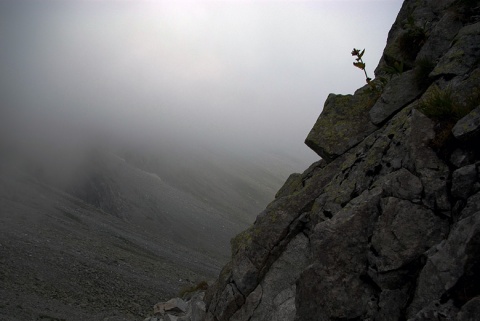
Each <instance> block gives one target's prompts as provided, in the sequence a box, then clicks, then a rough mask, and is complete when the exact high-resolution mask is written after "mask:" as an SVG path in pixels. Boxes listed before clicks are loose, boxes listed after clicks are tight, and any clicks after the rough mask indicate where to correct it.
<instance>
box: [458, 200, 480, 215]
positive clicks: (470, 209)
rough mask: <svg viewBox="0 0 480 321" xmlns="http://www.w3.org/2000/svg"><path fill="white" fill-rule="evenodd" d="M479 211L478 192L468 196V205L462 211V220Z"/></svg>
mask: <svg viewBox="0 0 480 321" xmlns="http://www.w3.org/2000/svg"><path fill="white" fill-rule="evenodd" d="M477 212H480V193H476V194H474V195H472V196H470V197H469V198H468V200H467V204H466V206H465V207H464V208H463V210H462V212H461V213H460V220H462V219H464V218H467V217H469V216H471V215H473V214H475V213H477Z"/></svg>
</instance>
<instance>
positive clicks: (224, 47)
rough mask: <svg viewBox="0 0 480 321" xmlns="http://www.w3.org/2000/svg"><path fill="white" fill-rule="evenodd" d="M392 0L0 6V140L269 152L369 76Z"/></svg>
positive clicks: (287, 145)
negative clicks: (357, 64)
mask: <svg viewBox="0 0 480 321" xmlns="http://www.w3.org/2000/svg"><path fill="white" fill-rule="evenodd" d="M401 4H402V1H400V0H378V1H367V0H365V1H361V0H357V1H338V0H336V1H286V0H285V1H240V0H238V1H154V0H152V1H101V0H96V1H93V0H92V1H56V2H53V1H42V0H36V1H30V2H27V1H12V2H5V1H3V2H1V4H0V44H1V45H0V86H1V87H0V94H1V97H0V98H1V107H0V108H1V110H0V112H1V114H0V122H1V127H2V129H1V131H2V139H5V138H6V139H13V138H15V139H16V143H18V144H27V143H32V142H33V143H34V144H37V143H38V144H40V143H43V144H45V143H47V144H49V145H56V144H76V143H79V142H80V141H81V142H85V141H87V142H95V141H97V140H104V139H113V140H116V141H128V142H130V143H131V142H134V143H135V142H137V141H138V142H169V143H174V144H183V145H185V146H189V144H194V145H197V146H202V145H205V146H206V145H212V146H216V147H217V148H220V149H221V148H225V149H226V148H231V147H234V146H238V147H239V148H240V147H241V148H251V149H273V150H282V151H284V152H286V153H290V154H292V155H297V156H300V157H302V158H303V159H305V160H307V161H311V160H312V159H313V160H314V159H315V158H318V157H317V156H316V155H315V154H314V153H313V152H311V151H310V150H309V149H308V148H307V147H306V146H305V145H304V143H303V141H304V139H305V137H306V136H307V134H308V132H309V130H310V129H311V127H312V126H313V124H314V123H315V120H316V119H317V117H318V115H319V114H320V112H321V110H322V107H323V103H324V101H325V99H326V98H327V95H328V94H329V93H332V92H333V93H338V94H349V93H353V92H354V90H356V89H357V88H359V87H361V86H363V85H364V83H365V79H364V75H363V73H362V72H361V71H360V70H359V69H356V68H354V67H353V66H352V62H353V60H354V59H353V57H352V56H351V54H350V52H351V51H352V49H353V47H356V48H360V49H363V48H366V53H365V56H364V58H365V61H366V64H367V71H368V72H369V73H370V74H372V75H373V70H374V68H375V67H376V65H377V63H378V61H379V59H380V56H381V54H382V51H383V48H384V46H385V43H386V39H387V33H388V31H389V29H390V27H391V25H392V24H393V22H394V20H395V17H396V15H397V13H398V11H399V9H400V6H401Z"/></svg>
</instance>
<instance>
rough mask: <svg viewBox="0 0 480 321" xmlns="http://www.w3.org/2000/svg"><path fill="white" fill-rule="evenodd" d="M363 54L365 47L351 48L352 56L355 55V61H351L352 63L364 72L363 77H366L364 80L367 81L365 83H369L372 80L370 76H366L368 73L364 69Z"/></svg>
mask: <svg viewBox="0 0 480 321" xmlns="http://www.w3.org/2000/svg"><path fill="white" fill-rule="evenodd" d="M364 54H365V49H363V50H360V49H355V48H353V50H352V56H354V57H356V58H355V60H356V61H355V62H354V63H353V65H354V66H355V67H357V68H359V69H361V70H363V73H364V74H365V78H366V81H367V84H371V82H372V78H370V77H368V74H367V70H366V69H365V66H366V65H365V63H364V62H363V59H362V57H363V55H364Z"/></svg>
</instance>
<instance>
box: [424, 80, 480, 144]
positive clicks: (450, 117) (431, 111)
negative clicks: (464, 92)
mask: <svg viewBox="0 0 480 321" xmlns="http://www.w3.org/2000/svg"><path fill="white" fill-rule="evenodd" d="M479 104H480V89H475V90H474V91H473V92H472V94H471V95H469V96H468V97H467V98H466V100H465V101H464V103H461V102H460V100H459V99H458V98H457V97H455V95H454V93H453V90H452V89H451V88H450V87H447V88H445V89H440V88H439V87H438V86H434V87H433V88H432V89H431V90H430V91H429V92H427V94H426V95H425V96H424V98H423V99H422V100H421V101H420V103H419V105H418V106H417V109H418V110H419V111H421V112H422V113H423V114H425V115H426V116H427V117H429V118H431V119H432V120H434V121H435V122H436V124H435V139H434V140H433V141H432V142H431V145H432V147H433V148H434V149H435V150H437V151H439V152H440V153H446V150H448V149H451V148H452V146H453V145H452V144H454V142H453V141H454V139H453V135H452V128H453V126H454V125H455V124H456V122H457V121H458V120H459V119H460V118H462V117H464V116H466V115H467V114H468V113H469V112H471V111H472V110H473V109H474V108H476V107H477V106H478V105H479ZM442 150H443V152H442Z"/></svg>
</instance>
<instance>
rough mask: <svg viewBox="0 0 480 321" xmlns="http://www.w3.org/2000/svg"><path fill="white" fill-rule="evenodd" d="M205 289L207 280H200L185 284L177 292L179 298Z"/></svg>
mask: <svg viewBox="0 0 480 321" xmlns="http://www.w3.org/2000/svg"><path fill="white" fill-rule="evenodd" d="M206 290H208V283H207V281H200V282H199V283H197V284H196V285H192V286H186V287H184V288H182V289H180V292H178V296H179V297H181V298H186V297H188V296H190V295H191V294H193V293H195V292H197V291H206Z"/></svg>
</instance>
